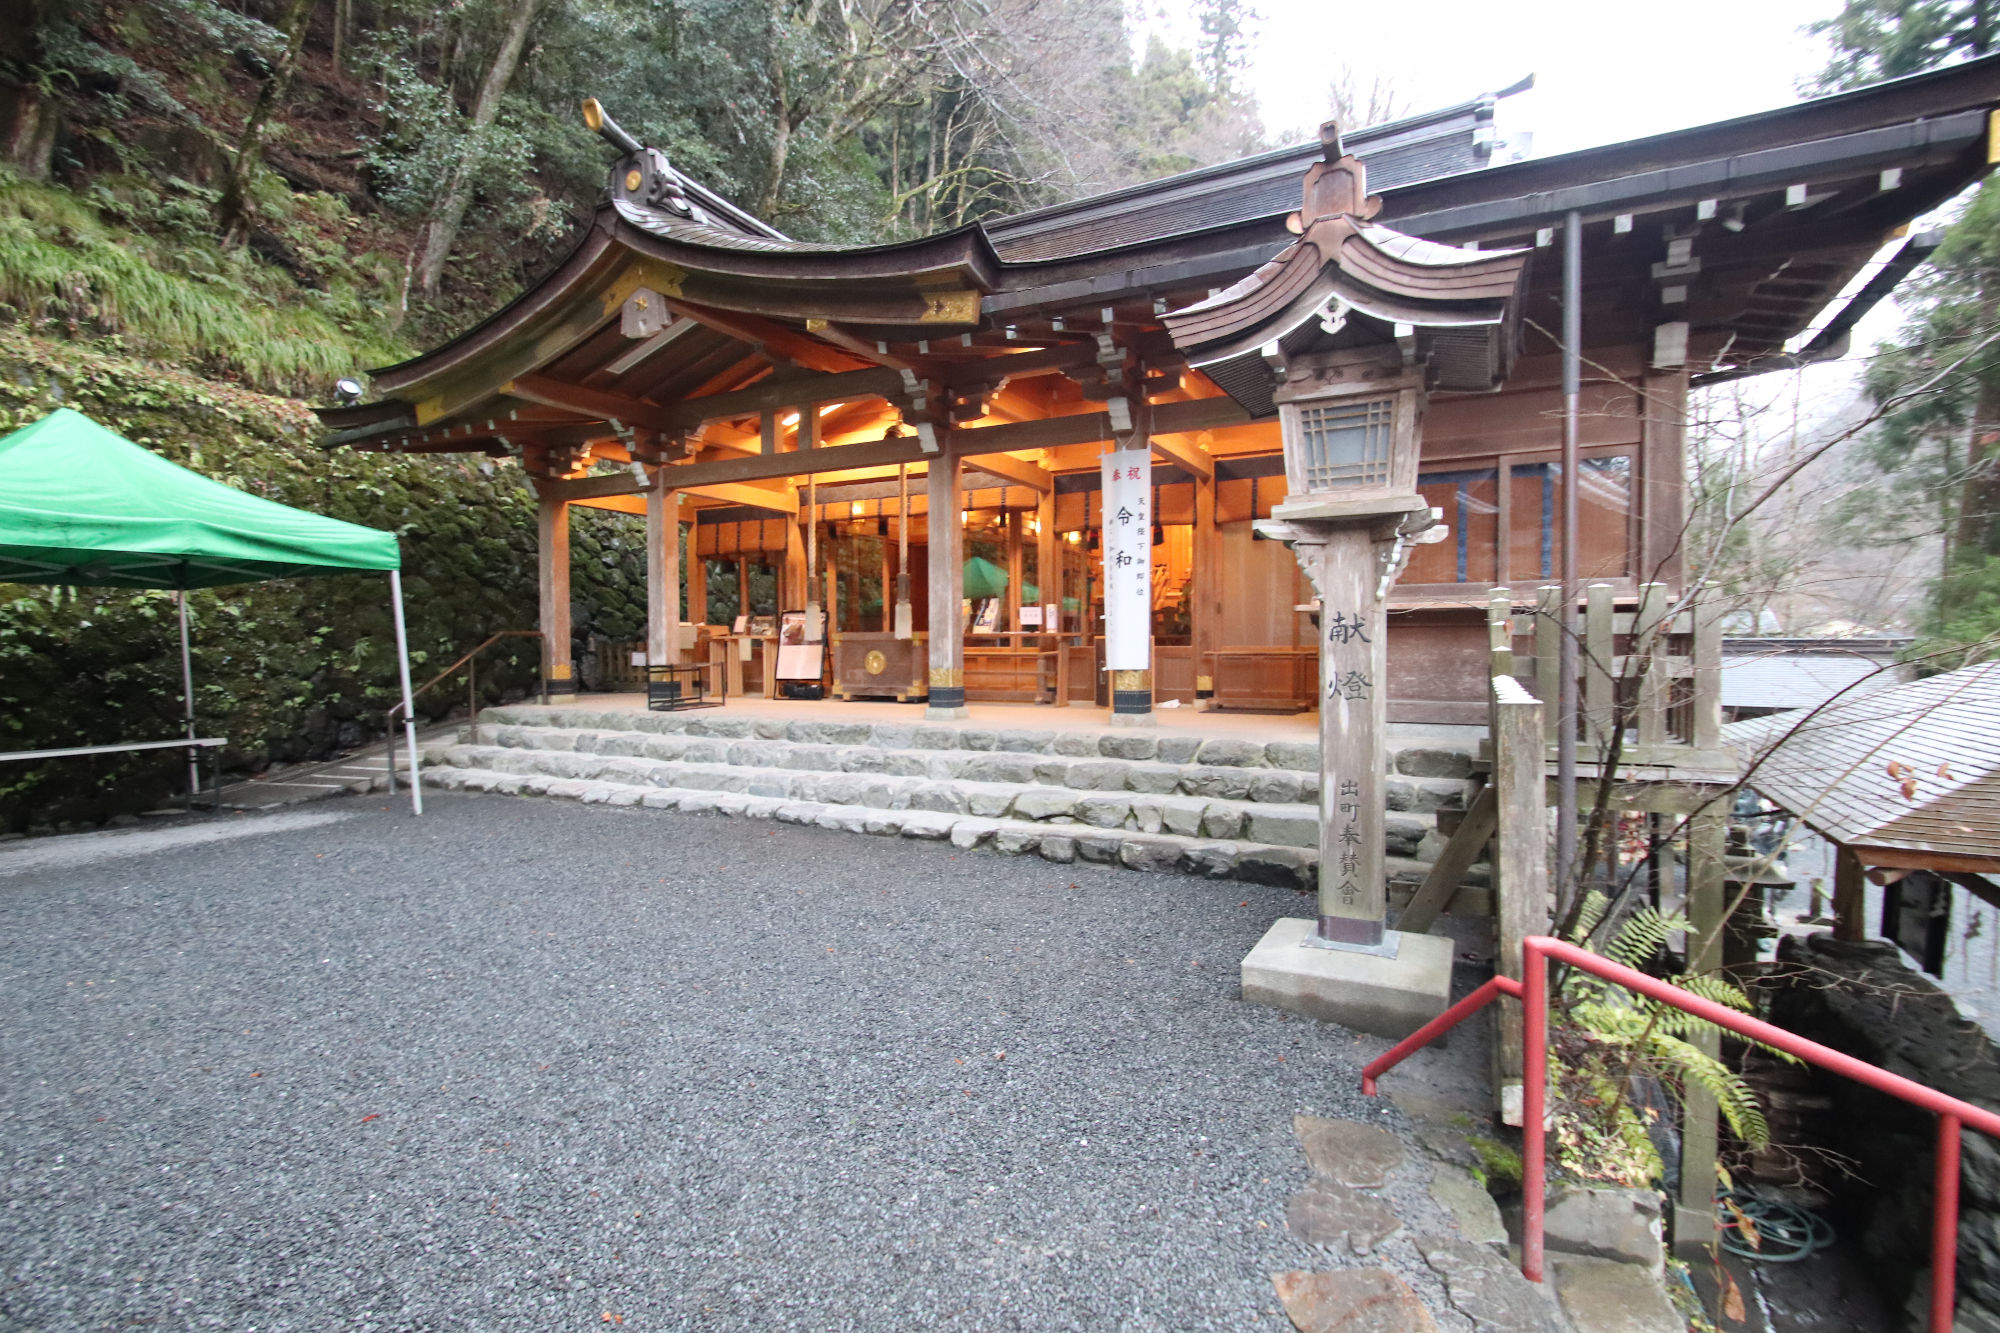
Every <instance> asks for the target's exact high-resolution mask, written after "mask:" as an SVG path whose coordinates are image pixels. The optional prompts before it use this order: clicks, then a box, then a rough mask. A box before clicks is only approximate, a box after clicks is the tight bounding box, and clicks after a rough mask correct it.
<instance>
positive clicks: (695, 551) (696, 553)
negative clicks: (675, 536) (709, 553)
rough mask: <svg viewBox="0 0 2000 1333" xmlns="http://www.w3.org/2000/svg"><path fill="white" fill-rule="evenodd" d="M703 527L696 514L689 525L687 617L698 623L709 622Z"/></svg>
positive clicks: (704, 623) (689, 516)
mask: <svg viewBox="0 0 2000 1333" xmlns="http://www.w3.org/2000/svg"><path fill="white" fill-rule="evenodd" d="M700 547H701V528H700V526H699V525H698V524H697V523H696V522H695V519H694V515H693V514H692V513H690V514H689V515H688V525H687V618H688V620H690V621H691V622H693V623H694V624H696V625H706V624H707V623H708V561H706V560H704V559H702V557H701V549H700Z"/></svg>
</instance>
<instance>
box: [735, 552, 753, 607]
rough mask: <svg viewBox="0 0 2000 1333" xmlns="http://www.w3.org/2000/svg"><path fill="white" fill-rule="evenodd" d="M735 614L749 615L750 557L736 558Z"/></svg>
mask: <svg viewBox="0 0 2000 1333" xmlns="http://www.w3.org/2000/svg"><path fill="white" fill-rule="evenodd" d="M736 614H737V615H739V616H747V615H749V614H750V557H749V556H747V555H739V556H737V557H736Z"/></svg>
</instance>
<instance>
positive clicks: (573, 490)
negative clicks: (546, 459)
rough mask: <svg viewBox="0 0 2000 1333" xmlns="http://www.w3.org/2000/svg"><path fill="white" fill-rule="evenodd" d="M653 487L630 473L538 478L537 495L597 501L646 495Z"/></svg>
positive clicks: (544, 497)
mask: <svg viewBox="0 0 2000 1333" xmlns="http://www.w3.org/2000/svg"><path fill="white" fill-rule="evenodd" d="M651 489H652V487H651V486H649V485H647V484H646V483H645V482H642V481H640V480H639V479H638V478H637V477H635V476H633V475H632V474H631V473H630V472H613V473H611V474H609V475H607V476H602V477H565V478H553V477H536V478H535V493H536V494H537V495H539V496H541V497H542V498H543V499H544V500H568V501H577V500H596V499H600V498H602V497H605V496H611V495H644V494H645V493H646V492H647V491H649V490H651Z"/></svg>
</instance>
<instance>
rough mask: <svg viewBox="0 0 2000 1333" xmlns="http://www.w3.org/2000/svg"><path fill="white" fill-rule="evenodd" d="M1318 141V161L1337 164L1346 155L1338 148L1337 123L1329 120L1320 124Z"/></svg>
mask: <svg viewBox="0 0 2000 1333" xmlns="http://www.w3.org/2000/svg"><path fill="white" fill-rule="evenodd" d="M1319 141H1320V144H1321V152H1320V159H1321V160H1322V161H1325V162H1338V161H1340V159H1341V158H1343V157H1345V156H1346V155H1347V150H1346V149H1344V148H1342V147H1341V146H1340V122H1339V121H1337V120H1329V121H1323V122H1321V124H1320V127H1319Z"/></svg>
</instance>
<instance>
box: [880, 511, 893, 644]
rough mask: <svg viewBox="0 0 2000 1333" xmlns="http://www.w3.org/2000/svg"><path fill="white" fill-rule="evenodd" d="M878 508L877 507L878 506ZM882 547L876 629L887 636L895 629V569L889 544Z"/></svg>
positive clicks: (884, 542)
mask: <svg viewBox="0 0 2000 1333" xmlns="http://www.w3.org/2000/svg"><path fill="white" fill-rule="evenodd" d="M878 508H879V506H878ZM880 545H881V547H882V623H881V625H880V626H878V628H879V629H880V630H881V631H882V633H884V634H888V633H890V632H891V631H893V630H894V629H895V628H896V569H895V565H894V563H893V562H892V561H891V560H890V559H889V543H888V542H887V541H883V542H881V543H880Z"/></svg>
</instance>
